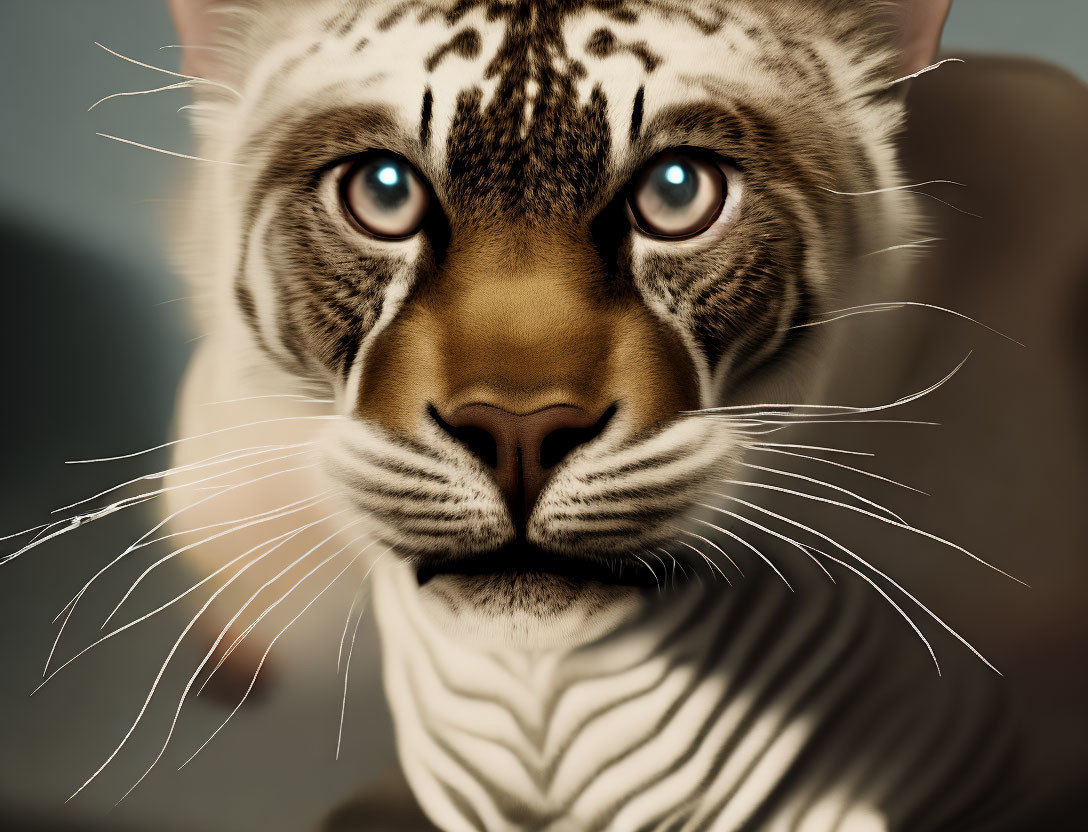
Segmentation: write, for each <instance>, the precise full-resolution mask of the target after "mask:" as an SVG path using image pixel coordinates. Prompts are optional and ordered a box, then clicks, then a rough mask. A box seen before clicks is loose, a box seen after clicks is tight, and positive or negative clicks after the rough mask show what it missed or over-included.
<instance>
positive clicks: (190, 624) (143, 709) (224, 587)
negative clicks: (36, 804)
mask: <svg viewBox="0 0 1088 832" xmlns="http://www.w3.org/2000/svg"><path fill="white" fill-rule="evenodd" d="M308 554H309V552H308V553H307V555H308ZM255 563H257V561H256V560H253V561H251V562H250V563H247V564H245V565H244V566H243V567H242V568H241V569H239V570H238V571H237V572H236V573H235V574H234V575H232V576H231V578H230V579H229V580H227V581H226V582H224V583H223V585H222V586H220V587H219V588H218V589H217V590H215V592H213V593H212V595H211V596H210V597H209V598H208V599H207V600H206V601H205V602H204V604H203V605H202V606H201V607H200V609H199V610H197V612H196V614H195V615H194V616H193V617H192V618H190V619H189V622H188V623H187V624H186V625H185V628H184V629H183V630H182V632H181V635H179V636H178V638H177V640H176V641H175V642H174V644H173V646H172V647H171V648H170V651H169V652H168V653H167V656H166V660H165V661H164V662H163V664H162V666H161V667H160V668H159V671H158V673H157V674H156V676H155V679H154V681H153V682H152V683H151V690H150V691H149V692H148V694H147V696H146V698H145V699H144V702H143V705H142V706H141V707H140V711H139V713H138V714H137V715H136V719H135V720H134V721H133V723H132V725H131V726H130V727H129V729H128V731H126V732H125V735H124V737H123V738H122V739H121V742H120V743H118V745H117V747H116V748H114V750H113V751H112V752H111V753H110V755H109V756H108V757H107V758H106V760H105V761H104V762H103V763H102V764H101V765H100V766H99V767H98V768H97V769H96V770H95V771H94V773H93V774H91V776H90V777H88V778H87V779H86V780H85V781H84V782H83V784H82V785H81V786H80V787H79V788H78V789H76V790H75V791H74V792H73V793H72V794H71V795H70V796H69V797H68V800H67V801H65V802H68V801H71V800H73V799H74V798H75V797H76V796H77V795H79V794H80V792H82V791H83V790H84V789H85V788H87V786H89V785H90V784H91V783H92V782H93V781H94V780H95V778H97V777H98V775H99V774H101V773H102V771H103V770H104V769H105V768H106V766H108V765H109V764H110V763H111V762H113V760H114V759H115V758H116V757H117V755H118V754H119V753H120V752H121V749H122V748H124V747H125V745H126V744H127V743H128V741H129V739H130V738H131V737H132V734H133V733H134V732H135V731H136V728H137V727H138V726H139V724H140V722H141V721H142V720H143V717H144V714H145V713H147V709H148V707H149V705H150V704H151V700H152V698H153V697H154V695H155V692H156V691H157V690H158V687H159V684H160V682H161V681H162V677H163V676H164V675H165V674H166V668H167V667H168V666H169V665H170V662H171V660H172V659H173V658H174V655H175V653H177V651H178V648H179V647H180V646H181V643H182V641H183V640H184V639H185V636H187V635H188V634H189V631H190V630H192V628H193V627H194V626H195V625H196V622H197V621H198V620H199V619H200V617H201V616H202V615H203V614H204V613H205V612H207V610H208V608H209V607H210V606H211V605H212V604H213V603H214V602H215V600H216V598H218V597H219V596H220V595H222V594H223V593H224V592H226V590H227V589H228V588H229V587H230V586H231V585H232V584H233V583H234V581H236V580H237V579H238V578H240V577H241V576H242V575H243V574H244V573H245V572H246V571H247V570H248V569H249V568H250V567H252V566H253V565H254V564H255ZM278 577H279V576H276V578H273V580H276V579H277V578H278ZM262 589H263V587H262ZM257 592H258V593H259V592H260V589H258V590H257ZM255 595H256V593H255ZM253 597H254V596H251V600H252V598H253ZM246 603H247V605H248V603H249V602H248V601H247V602H246ZM245 608H246V606H245V605H244V606H243V607H242V609H241V610H239V611H238V612H237V613H236V614H235V616H234V617H233V618H232V619H231V620H230V621H229V622H228V623H227V625H226V626H225V627H224V629H223V630H222V631H221V632H220V634H219V638H218V639H216V641H215V643H214V644H213V645H212V648H211V650H210V651H209V653H208V654H207V655H206V656H205V657H204V660H203V661H202V662H201V664H200V667H198V668H197V671H196V673H194V674H193V676H192V677H191V678H190V680H189V683H188V684H187V685H186V688H185V692H184V693H183V694H182V700H181V701H182V702H184V700H185V696H186V695H187V694H188V692H189V690H190V688H191V687H192V685H193V681H194V680H195V679H196V676H197V675H198V674H199V673H200V671H201V670H203V668H204V666H205V665H206V664H207V662H208V659H209V658H210V656H211V655H212V654H213V653H214V652H215V649H216V648H217V647H218V646H219V643H220V642H221V641H222V640H223V636H224V635H225V634H226V633H227V632H228V631H229V629H230V627H231V626H232V625H233V624H234V622H235V621H236V620H237V619H238V616H240V615H241V614H242V612H243V611H244V610H245ZM178 711H180V705H179V708H178ZM176 723H177V716H176V714H175V717H174V721H173V723H172V724H171V727H170V732H169V734H168V735H167V743H168V742H169V740H170V737H171V736H172V735H173V731H174V725H176ZM163 751H165V745H164V746H163ZM162 753H163V752H160V754H159V756H160V757H161V756H162ZM157 760H158V758H156V762H157ZM153 766H154V764H152V767H153ZM148 771H150V769H148ZM146 776H147V772H145V773H144V775H143V776H141V777H140V780H138V781H137V782H136V783H135V784H134V785H133V787H132V788H133V789H134V788H135V787H136V786H137V785H139V783H140V782H141V781H142V780H143V779H144V777H146ZM131 792H132V789H129V790H128V792H126V793H125V795H124V796H122V798H121V799H122V800H124V798H125V797H126V796H127V795H128V794H130V793H131Z"/></svg>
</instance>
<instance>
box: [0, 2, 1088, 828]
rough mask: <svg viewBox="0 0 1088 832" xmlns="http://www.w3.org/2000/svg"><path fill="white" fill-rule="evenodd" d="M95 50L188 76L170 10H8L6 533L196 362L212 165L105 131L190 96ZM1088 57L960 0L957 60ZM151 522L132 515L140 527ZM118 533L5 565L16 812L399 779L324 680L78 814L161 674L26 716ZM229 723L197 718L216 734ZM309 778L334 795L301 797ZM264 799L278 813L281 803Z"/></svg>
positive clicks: (66, 486)
mask: <svg viewBox="0 0 1088 832" xmlns="http://www.w3.org/2000/svg"><path fill="white" fill-rule="evenodd" d="M95 41H100V42H102V43H104V44H106V45H108V46H111V47H113V48H115V49H117V50H118V51H121V52H124V53H125V54H129V55H132V56H133V57H136V58H139V59H142V60H146V61H149V62H151V63H156V64H159V65H161V66H165V67H172V68H176V66H177V60H178V54H177V50H171V49H166V50H160V48H159V47H160V46H163V45H168V44H172V43H174V42H175V35H174V33H173V30H172V27H171V25H170V21H169V18H168V15H167V14H166V11H165V0H0V79H2V83H0V160H2V164H0V232H2V233H0V245H2V246H3V249H4V261H3V262H4V266H3V275H4V280H5V281H6V282H7V283H8V286H6V287H5V289H6V291H5V301H4V302H3V303H2V304H0V372H2V374H3V379H4V390H5V394H4V407H3V408H2V410H0V413H2V416H0V429H2V432H0V437H2V438H0V460H2V462H0V529H2V530H7V529H9V528H17V527H19V526H20V525H26V524H28V523H29V522H30V520H31V518H37V517H40V516H42V514H43V513H44V512H45V511H47V510H48V508H49V507H50V506H51V505H56V504H57V502H58V501H66V500H63V498H64V497H66V496H67V495H69V494H71V495H72V497H73V498H75V497H78V496H82V495H83V494H85V493H87V488H88V487H91V486H93V485H95V484H97V483H98V482H100V477H99V475H97V474H95V473H94V472H85V471H78V472H73V470H72V469H71V468H67V469H66V468H64V467H63V466H62V464H61V463H62V461H63V460H64V459H70V458H74V457H80V456H93V455H96V454H97V453H99V452H101V453H109V452H115V451H116V449H117V448H118V447H119V446H123V447H139V446H141V445H150V444H154V443H155V442H156V441H161V436H162V435H163V434H164V432H165V425H166V423H167V420H168V419H169V414H170V408H171V400H172V396H173V390H174V387H175V385H176V382H177V377H178V374H179V373H180V370H181V368H182V366H183V364H184V360H185V356H186V353H187V350H188V346H187V344H186V341H187V339H188V337H189V335H188V334H187V332H186V326H185V309H186V307H185V304H184V301H180V302H176V303H174V302H170V303H165V302H167V301H172V300H173V299H175V298H178V297H179V296H181V295H184V294H185V291H184V289H183V287H181V286H180V285H179V284H178V282H177V281H176V279H175V278H174V277H173V276H172V274H171V270H170V269H169V267H168V265H167V264H166V261H165V258H164V256H163V254H162V247H161V242H160V241H161V240H162V238H163V236H164V232H166V231H168V224H169V222H170V212H169V206H170V203H169V202H168V200H169V199H170V197H171V196H172V195H173V194H174V192H175V184H176V180H177V179H179V178H180V177H183V176H185V174H186V172H187V171H188V170H189V167H188V166H189V165H190V164H192V163H190V162H185V161H181V160H175V159H169V158H166V157H163V156H160V155H158V154H154V153H150V152H146V151H142V150H138V149H135V148H130V147H125V146H122V145H118V144H115V143H112V142H109V141H107V140H106V139H102V138H98V137H97V136H96V135H95V133H96V132H103V133H111V134H114V135H118V136H124V137H128V138H131V139H134V140H137V141H141V142H145V143H147V144H151V145H156V146H159V147H164V148H170V149H174V150H181V151H184V150H187V149H189V147H190V144H189V140H188V138H187V135H186V124H185V120H184V116H183V115H179V114H178V112H177V110H178V108H179V107H180V106H182V105H184V104H185V103H187V97H186V95H187V94H186V93H185V92H168V93H163V94H160V95H153V96H143V97H131V98H123V99H115V100H113V101H109V102H106V103H105V104H103V105H102V106H101V107H99V108H97V109H96V110H95V111H94V112H90V113H88V112H87V108H88V107H89V106H90V105H91V104H92V103H93V102H94V101H96V100H98V99H99V98H101V97H102V96H105V95H108V94H110V93H114V92H119V91H126V90H139V89H146V88H149V87H154V86H159V85H161V84H162V83H163V82H164V81H163V76H159V75H157V74H156V73H154V72H150V71H147V70H143V69H140V68H138V67H135V66H132V65H130V64H126V63H124V62H123V61H120V60H118V59H116V58H113V57H112V56H110V55H109V54H107V53H106V52H104V51H102V50H100V49H98V48H97V47H95V46H94V42H95ZM1086 42H1088V2H1086V0H1033V1H1032V0H957V2H956V3H955V5H954V10H953V14H952V18H951V20H950V22H949V26H948V29H947V31H946V37H945V47H946V49H947V50H949V51H957V52H958V51H961V50H976V51H999V52H1010V53H1017V54H1024V55H1030V56H1036V57H1039V58H1042V59H1044V60H1048V61H1052V62H1057V63H1060V64H1063V65H1065V66H1066V67H1068V68H1069V69H1070V70H1071V71H1073V72H1074V73H1076V74H1078V75H1079V76H1080V77H1081V78H1084V79H1088V48H1086V47H1085V43H1086ZM167 82H168V81H167ZM116 473H117V472H116V471H114V472H113V474H110V475H109V477H113V476H115V475H116ZM137 473H142V471H137ZM139 519H140V518H138V517H137V518H134V519H132V520H129V521H127V522H129V523H130V524H133V525H132V529H133V530H136V531H137V532H138V531H139V530H142V529H140V527H139ZM34 522H36V520H35V521H34ZM0 533H2V532H0ZM123 533H124V534H126V535H127V534H128V532H127V531H123ZM111 540H112V541H114V542H115V541H116V537H111V536H110V535H104V534H100V535H99V536H98V537H95V536H93V535H92V536H89V537H84V538H83V539H82V540H81V542H80V543H79V544H78V545H68V546H67V547H59V551H54V552H49V553H45V554H41V555H37V554H36V555H35V557H33V558H29V559H27V560H25V561H22V562H17V563H16V564H13V565H12V566H10V567H8V568H6V569H5V570H3V571H2V572H0V804H10V805H11V806H13V807H15V808H16V809H21V810H23V811H26V812H32V811H33V812H38V811H46V812H47V813H49V814H57V815H58V816H59V815H61V814H63V815H65V816H67V817H69V818H79V817H81V816H82V817H87V818H93V819H95V822H97V823H98V824H99V825H101V826H102V827H103V828H108V829H125V828H133V829H142V828H154V829H157V830H163V829H175V828H176V829H200V830H220V829H223V830H232V832H233V831H237V832H244V830H249V829H253V830H256V829H261V830H263V831H264V832H274V830H285V831H286V830H298V829H300V828H304V827H305V826H306V825H307V823H308V822H309V821H311V820H312V819H313V817H314V816H315V813H317V812H318V811H320V809H321V807H322V806H326V805H328V803H329V801H330V800H331V799H334V798H335V797H336V796H338V795H342V794H345V793H346V792H347V791H348V790H349V789H350V788H351V786H352V784H353V783H354V782H356V781H357V780H358V779H359V777H360V772H363V771H365V772H369V773H373V772H374V771H376V770H377V769H378V768H379V767H380V765H381V762H382V760H383V759H384V758H385V757H386V756H387V755H388V753H389V744H390V739H389V736H388V730H387V728H385V727H381V726H384V720H383V719H381V718H375V719H373V720H370V721H369V723H368V727H367V729H366V733H365V737H366V747H365V748H355V749H354V750H353V751H352V752H350V753H349V754H348V759H346V760H345V761H344V763H343V764H342V765H341V766H335V765H333V764H332V761H331V748H332V746H333V742H334V740H333V734H332V732H333V731H334V730H335V719H334V716H336V715H338V713H336V712H337V711H338V706H339V701H338V695H339V691H338V689H337V687H336V685H337V683H336V681H335V676H334V675H333V674H331V673H330V674H329V677H328V679H327V680H324V681H322V682H320V683H315V684H314V685H311V686H309V687H307V686H305V685H299V684H296V686H295V687H294V688H291V687H290V685H289V686H288V687H289V691H293V693H289V695H287V696H286V698H281V700H279V703H278V704H276V705H275V707H273V708H272V709H271V710H264V711H260V710H259V711H258V712H256V713H255V714H254V715H253V717H252V718H251V719H247V717H246V716H245V715H244V714H243V717H242V719H241V720H240V724H239V725H237V726H236V729H235V731H234V732H233V733H232V734H231V735H230V736H225V737H224V742H223V744H222V745H220V746H217V748H216V750H215V752H214V753H213V754H212V755H210V757H206V758H203V760H202V762H201V763H199V764H195V765H194V766H193V767H192V768H190V769H186V771H185V772H183V773H181V774H178V773H176V772H173V771H171V770H167V771H166V772H165V773H162V772H160V774H159V776H157V777H156V778H152V779H151V780H150V781H149V782H148V783H147V784H146V788H145V789H143V790H142V791H139V792H137V793H136V794H135V795H134V796H133V798H132V799H131V800H130V801H129V802H127V803H126V804H125V805H124V806H123V807H122V808H121V809H119V810H117V811H116V812H114V813H113V814H111V815H109V817H108V818H106V819H105V820H103V816H104V815H103V813H104V810H105V809H106V808H107V807H108V806H109V805H110V803H111V802H112V801H111V798H115V797H116V796H117V795H118V794H119V793H120V792H118V791H117V790H116V788H115V787H117V786H118V785H120V784H122V783H123V782H124V781H125V779H126V778H128V781H129V782H131V776H132V774H133V773H134V771H135V770H134V769H133V767H132V766H131V765H130V766H128V768H127V769H125V770H124V771H123V772H122V774H121V776H120V777H119V778H118V779H115V780H113V781H111V782H110V783H109V786H108V787H107V788H105V789H102V790H99V791H91V792H90V793H88V794H87V795H86V796H85V797H81V799H80V801H77V802H76V803H74V804H72V805H70V806H69V807H68V808H67V809H62V808H61V806H60V804H61V802H62V801H63V798H64V797H66V796H67V791H66V790H67V789H70V788H71V787H73V786H74V785H78V783H79V782H80V778H81V775H84V774H86V773H87V772H88V771H92V770H93V769H94V767H96V766H97V763H98V762H100V759H101V756H102V753H103V752H104V751H108V750H109V749H110V748H112V745H111V742H112V741H115V740H116V738H117V734H118V727H119V726H120V727H121V730H122V731H123V729H124V727H125V723H124V720H125V719H126V718H131V715H132V713H133V712H134V709H135V708H138V705H139V701H137V700H135V699H134V698H133V697H134V696H136V695H139V693H140V690H139V689H140V680H143V679H144V677H145V676H146V675H147V669H148V667H147V661H148V660H149V654H148V653H147V649H148V648H147V647H146V646H144V647H143V650H144V652H143V653H142V654H141V653H139V649H138V648H131V647H125V646H120V647H118V648H116V649H114V650H113V651H112V652H109V651H107V652H105V653H104V654H103V655H102V656H101V658H99V659H98V660H97V662H95V661H92V662H90V663H89V664H88V665H87V666H86V667H85V668H83V669H77V670H76V672H75V674H74V676H72V677H71V678H69V679H67V681H62V683H61V685H60V686H59V687H57V688H56V689H55V690H54V691H53V692H50V693H46V694H44V695H43V697H42V698H40V699H38V700H36V701H35V703H34V704H28V703H27V698H26V693H27V691H28V690H29V689H30V687H32V686H33V683H34V677H35V673H36V672H37V671H40V662H41V659H42V658H43V657H44V655H45V652H47V651H48V648H49V640H50V626H49V621H50V619H51V618H52V615H53V614H54V613H55V611H56V608H57V607H59V606H60V604H62V603H63V601H64V600H66V599H67V597H68V596H69V595H70V594H71V592H72V591H73V590H74V589H76V588H78V586H79V584H80V583H82V580H83V579H84V578H85V577H86V575H87V572H88V570H87V565H86V562H85V561H86V560H87V559H88V558H89V556H90V554H91V553H92V552H93V553H94V559H93V560H91V562H93V563H95V564H96V565H97V564H98V562H99V561H98V558H99V556H100V554H101V553H100V551H98V550H96V549H95V545H96V543H97V544H100V545H99V549H101V547H102V546H103V545H105V543H107V542H109V541H111ZM160 630H161V632H160V633H159V634H158V636H156V637H159V636H161V637H162V638H166V637H167V635H168V631H169V627H166V628H160ZM159 643H160V642H153V641H152V639H151V637H148V641H147V642H146V644H151V645H152V647H154V644H159ZM133 649H136V652H132V650H133ZM154 649H158V648H154ZM160 652H161V651H160ZM370 661H371V663H372V662H373V657H372V656H371V657H370ZM137 666H139V667H140V668H142V669H140V670H139V673H138V674H137V675H135V676H134V675H133V674H136V673H137V670H136V669H137ZM296 681H297V680H296ZM354 697H355V699H354V707H356V709H357V713H365V714H380V710H378V709H380V707H381V705H380V703H379V702H378V701H377V691H376V688H375V686H374V684H373V683H371V684H369V685H367V684H361V685H359V687H358V689H357V690H356V692H355V694H354ZM219 716H220V714H219V713H218V712H216V711H214V710H212V709H208V710H207V712H205V713H203V714H200V713H199V712H198V714H197V717H198V720H199V719H203V720H204V721H205V722H206V723H208V724H209V725H210V724H211V720H213V719H215V718H217V717H219ZM200 727H201V726H199V725H198V726H197V733H198V734H199V731H200ZM356 730H358V725H356ZM152 739H153V738H152ZM138 749H139V751H140V753H144V752H146V751H148V750H150V749H151V746H150V745H148V743H147V742H143V744H140V745H138ZM136 756H139V755H138V754H137V755H136ZM135 773H136V774H138V773H139V772H138V771H135ZM302 774H305V775H306V776H307V778H308V780H307V781H308V782H320V783H323V784H324V785H323V787H322V789H323V791H320V793H318V792H317V791H314V790H312V789H311V790H310V791H309V792H307V793H302V794H300V793H299V790H298V789H292V788H291V784H292V782H293V780H294V779H295V778H296V777H297V776H300V775H302ZM120 791H123V788H121V790H120ZM266 793H274V794H275V795H276V799H275V800H264V799H262V796H263V795H264V794H266ZM42 807H45V809H44V810H43V808H42ZM0 827H5V816H4V814H3V811H2V810H0ZM5 828H6V827H5Z"/></svg>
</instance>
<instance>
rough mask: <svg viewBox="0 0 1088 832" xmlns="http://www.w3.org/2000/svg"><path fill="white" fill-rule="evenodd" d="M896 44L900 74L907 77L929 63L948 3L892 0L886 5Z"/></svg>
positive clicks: (938, 0)
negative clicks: (897, 46)
mask: <svg viewBox="0 0 1088 832" xmlns="http://www.w3.org/2000/svg"><path fill="white" fill-rule="evenodd" d="M890 6H891V13H892V15H893V18H894V21H895V25H896V28H897V31H898V32H899V45H900V56H901V58H900V71H901V73H902V74H903V75H910V74H911V73H914V72H917V71H918V70H920V69H924V68H925V67H927V66H929V65H930V64H931V63H933V60H934V56H935V55H936V54H937V46H938V45H939V44H940V42H941V30H942V29H944V23H945V20H947V19H948V10H949V9H950V8H951V6H952V0H894V2H892V3H891V4H890Z"/></svg>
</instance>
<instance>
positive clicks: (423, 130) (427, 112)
mask: <svg viewBox="0 0 1088 832" xmlns="http://www.w3.org/2000/svg"><path fill="white" fill-rule="evenodd" d="M433 107H434V93H432V92H431V88H430V87H427V89H426V90H425V91H424V92H423V104H422V106H421V107H420V111H419V143H420V144H421V145H423V147H430V144H431V110H432V108H433Z"/></svg>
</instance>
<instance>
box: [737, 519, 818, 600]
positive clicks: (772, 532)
mask: <svg viewBox="0 0 1088 832" xmlns="http://www.w3.org/2000/svg"><path fill="white" fill-rule="evenodd" d="M721 512H722V514H725V515H726V516H728V517H732V518H733V519H734V520H740V521H741V522H742V523H747V524H748V525H749V526H752V527H754V528H757V529H759V530H760V531H761V532H764V533H765V534H769V535H771V537H777V538H778V539H779V540H783V541H785V542H786V543H788V544H789V545H790V546H793V547H794V548H795V549H800V550H801V552H802V554H804V555H805V557H807V558H808V559H809V560H811V561H812V562H813V563H815V564H816V565H817V566H818V567H819V568H820V571H821V572H823V573H824V574H825V575H827V577H828V580H830V581H831V583H833V584H834V583H838V581H836V580H835V578H834V577H832V575H831V573H830V572H828V571H827V567H825V566H824V565H823V564H822V563H820V562H819V561H818V560H817V559H816V558H815V557H813V556H812V553H811V552H809V551H807V550H806V549H805V547H804V546H803V545H801V544H800V543H798V542H797V541H796V540H794V539H793V538H792V537H789V536H788V535H784V534H781V533H779V532H776V531H775V530H774V529H769V528H767V527H766V526H764V525H762V524H760V523H757V522H756V521H755V520H752V519H750V518H748V517H743V516H741V515H739V514H737V513H736V512H732V511H726V510H725V509H721Z"/></svg>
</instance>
